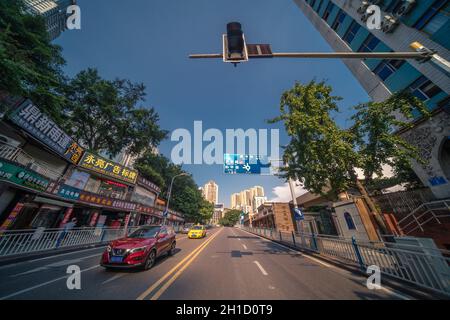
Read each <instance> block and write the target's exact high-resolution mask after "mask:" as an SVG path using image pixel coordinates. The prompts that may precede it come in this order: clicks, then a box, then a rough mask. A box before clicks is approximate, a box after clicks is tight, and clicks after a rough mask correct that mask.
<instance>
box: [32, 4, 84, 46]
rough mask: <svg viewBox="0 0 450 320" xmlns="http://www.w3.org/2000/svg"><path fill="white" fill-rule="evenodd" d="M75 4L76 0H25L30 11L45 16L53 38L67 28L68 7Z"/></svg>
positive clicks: (48, 30) (48, 29)
mask: <svg viewBox="0 0 450 320" xmlns="http://www.w3.org/2000/svg"><path fill="white" fill-rule="evenodd" d="M73 4H76V1H75V0H25V5H26V7H27V11H28V12H30V13H31V14H36V15H41V16H43V17H44V19H45V23H46V26H47V32H48V34H49V37H50V39H51V40H53V39H55V38H57V37H58V36H59V35H60V34H61V33H62V32H63V31H64V30H66V22H67V18H68V15H67V13H66V11H67V7H68V6H70V5H73Z"/></svg>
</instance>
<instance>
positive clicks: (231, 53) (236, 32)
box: [223, 22, 248, 65]
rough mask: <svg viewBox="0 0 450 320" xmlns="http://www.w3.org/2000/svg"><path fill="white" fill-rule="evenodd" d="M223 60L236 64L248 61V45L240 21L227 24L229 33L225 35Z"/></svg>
mask: <svg viewBox="0 0 450 320" xmlns="http://www.w3.org/2000/svg"><path fill="white" fill-rule="evenodd" d="M223 61H224V62H231V63H234V64H235V65H236V64H237V63H240V62H245V61H248V52H247V45H246V43H245V36H244V33H243V32H242V26H241V24H240V23H239V22H230V23H228V24H227V34H224V35H223Z"/></svg>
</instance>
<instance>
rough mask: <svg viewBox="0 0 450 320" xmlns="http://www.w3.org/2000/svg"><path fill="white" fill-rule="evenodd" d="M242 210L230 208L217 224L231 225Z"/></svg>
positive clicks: (235, 221) (237, 218)
mask: <svg viewBox="0 0 450 320" xmlns="http://www.w3.org/2000/svg"><path fill="white" fill-rule="evenodd" d="M241 213H242V211H240V210H230V211H228V212H227V213H225V216H224V217H223V218H222V219H220V220H219V224H221V225H223V226H228V227H232V226H234V225H235V224H236V223H238V221H239V218H240V216H241Z"/></svg>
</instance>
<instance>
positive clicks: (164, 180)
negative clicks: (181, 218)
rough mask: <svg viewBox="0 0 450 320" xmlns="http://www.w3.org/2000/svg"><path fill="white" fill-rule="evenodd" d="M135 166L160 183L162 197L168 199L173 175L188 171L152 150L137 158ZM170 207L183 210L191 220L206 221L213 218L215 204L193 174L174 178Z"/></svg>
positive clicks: (187, 218) (186, 217) (188, 219)
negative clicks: (201, 189)
mask: <svg viewBox="0 0 450 320" xmlns="http://www.w3.org/2000/svg"><path fill="white" fill-rule="evenodd" d="M135 168H136V169H138V170H140V172H141V173H142V174H143V175H144V176H146V177H147V178H148V179H150V180H152V181H153V182H155V183H158V184H159V185H160V186H161V189H162V192H161V193H162V197H164V198H166V199H167V196H168V190H169V187H170V182H171V180H172V178H173V177H175V176H176V175H179V174H181V173H186V172H185V171H184V170H183V169H182V168H181V166H179V165H175V164H173V163H172V162H170V161H169V159H167V158H166V157H164V156H162V155H158V154H154V153H152V152H145V153H144V154H143V155H142V156H141V157H140V158H138V159H137V160H136V163H135ZM171 194H172V195H171V199H170V207H171V208H172V209H174V210H177V211H180V212H183V213H184V214H185V219H186V220H187V221H190V222H198V223H205V222H207V221H208V220H209V219H211V217H212V214H213V211H214V205H213V204H211V203H209V202H208V201H206V200H205V199H204V198H203V195H202V193H201V192H200V190H199V189H198V186H197V184H196V183H195V181H194V179H193V178H192V176H191V175H183V176H179V177H177V178H176V179H175V180H174V184H173V187H172V193H171Z"/></svg>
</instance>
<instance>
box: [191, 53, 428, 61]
mask: <svg viewBox="0 0 450 320" xmlns="http://www.w3.org/2000/svg"><path fill="white" fill-rule="evenodd" d="M431 57H432V54H430V53H428V52H279V53H272V54H267V55H249V56H248V58H249V59H252V58H255V59H256V58H258V59H264V58H311V59H393V60H407V59H418V60H427V59H430V58H431ZM189 58H190V59H223V54H220V53H211V54H191V55H189Z"/></svg>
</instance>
